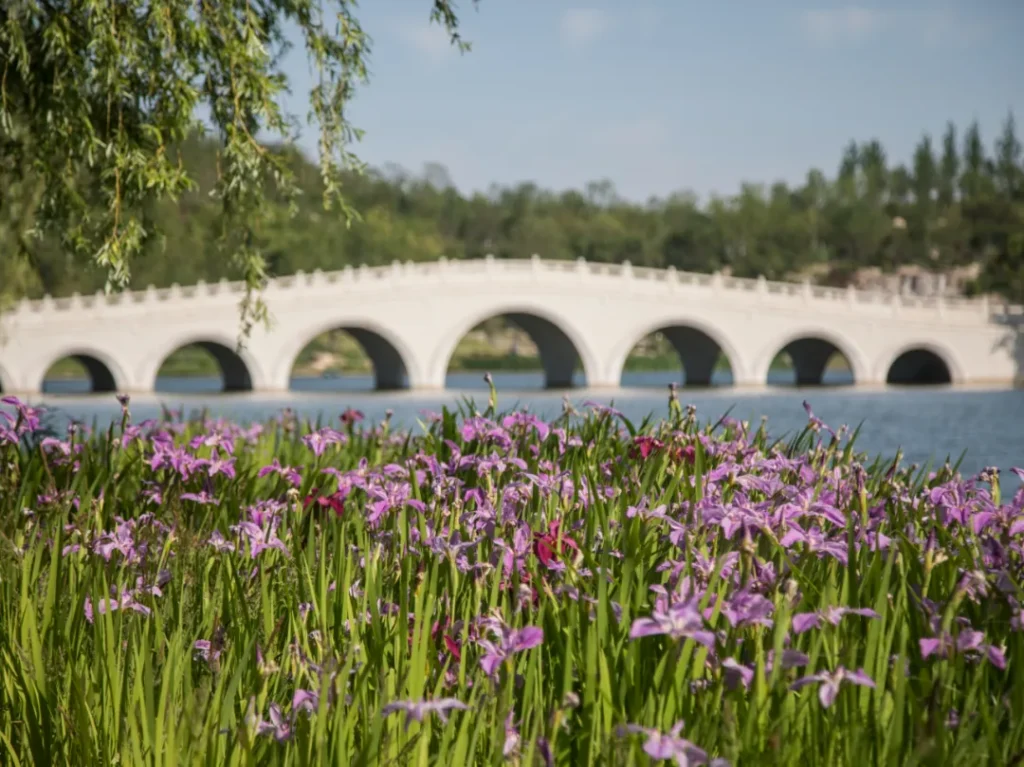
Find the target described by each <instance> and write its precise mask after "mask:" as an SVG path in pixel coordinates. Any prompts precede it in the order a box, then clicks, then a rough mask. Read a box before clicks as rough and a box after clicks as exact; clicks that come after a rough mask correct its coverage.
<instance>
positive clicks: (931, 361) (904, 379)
mask: <svg viewBox="0 0 1024 767" xmlns="http://www.w3.org/2000/svg"><path fill="white" fill-rule="evenodd" d="M885 382H886V383H888V384H898V385H911V386H921V385H941V384H949V383H952V382H953V376H952V375H951V374H950V372H949V365H947V364H946V362H945V360H943V359H942V357H940V356H939V355H938V354H936V353H935V352H933V351H930V350H928V349H908V350H907V351H905V352H903V353H902V354H901V355H899V356H898V357H897V358H896V359H895V360H893V363H892V365H890V366H889V372H888V373H887V374H886V376H885Z"/></svg>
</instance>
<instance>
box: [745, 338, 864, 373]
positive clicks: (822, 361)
mask: <svg viewBox="0 0 1024 767" xmlns="http://www.w3.org/2000/svg"><path fill="white" fill-rule="evenodd" d="M765 349H766V351H765V353H764V354H763V355H762V356H761V358H760V360H759V362H758V365H757V369H756V371H755V373H756V379H757V381H759V382H760V383H767V381H768V372H769V370H770V369H771V364H772V362H773V361H774V360H775V358H776V357H778V356H779V355H780V354H782V353H786V354H787V355H788V356H789V358H790V359H791V360H792V362H793V367H794V372H795V373H796V385H797V386H820V385H821V384H822V376H823V375H824V373H825V367H826V366H827V365H828V362H829V360H830V359H831V358H832V355H834V354H836V353H837V352H838V353H839V354H840V355H842V356H843V357H844V358H845V359H846V362H847V363H848V364H849V366H850V372H851V374H852V375H853V381H852V383H854V384H858V383H867V382H868V381H870V380H871V375H870V370H869V368H868V367H867V365H866V364H865V362H864V355H863V354H861V352H860V349H858V348H857V346H856V345H855V344H854V343H853V342H851V341H849V340H848V339H846V338H844V337H842V336H840V335H838V334H837V333H833V332H831V331H828V330H822V329H821V328H813V329H811V328H809V329H807V330H805V331H798V332H795V333H789V334H788V335H786V336H784V337H782V338H778V339H776V340H774V341H772V342H771V343H768V344H766V345H765Z"/></svg>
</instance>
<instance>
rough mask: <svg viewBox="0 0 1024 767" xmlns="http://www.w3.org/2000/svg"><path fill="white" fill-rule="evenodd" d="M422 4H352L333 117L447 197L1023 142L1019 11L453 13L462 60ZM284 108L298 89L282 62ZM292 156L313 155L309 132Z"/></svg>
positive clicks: (1023, 35)
mask: <svg viewBox="0 0 1024 767" xmlns="http://www.w3.org/2000/svg"><path fill="white" fill-rule="evenodd" d="M430 6H431V2H430V0H363V2H362V3H361V4H360V7H359V8H358V9H357V15H358V18H359V19H360V22H361V23H362V25H363V27H364V29H365V30H366V31H367V33H368V34H369V35H370V36H371V38H372V39H373V48H372V56H371V62H370V63H371V79H370V82H369V84H368V85H365V86H361V87H360V90H359V93H358V95H357V97H356V99H355V101H354V103H353V105H352V107H351V109H350V117H351V120H352V122H353V123H354V124H355V125H356V126H357V127H359V128H361V129H363V130H364V131H365V136H364V138H363V140H362V141H361V142H360V143H359V144H358V145H357V146H356V147H355V151H356V153H357V154H358V156H359V157H360V158H361V159H362V160H364V161H365V162H367V163H368V164H369V165H371V166H376V167H384V166H385V165H386V164H388V163H393V164H397V165H399V166H401V167H403V168H405V169H406V170H407V171H409V172H413V173H421V172H422V170H423V168H424V165H425V164H426V163H439V164H441V165H443V166H445V167H446V168H447V170H448V173H449V176H450V178H451V180H452V182H453V183H454V184H455V186H456V187H458V188H459V190H460V191H462V192H464V193H469V192H474V191H486V190H487V189H488V187H490V186H491V185H492V184H495V183H496V184H499V185H502V186H508V185H513V184H516V183H519V182H522V181H531V182H534V183H536V184H537V185H539V186H541V187H543V188H546V189H555V190H563V189H568V188H576V189H582V188H583V187H584V185H585V184H586V183H587V182H588V181H595V180H601V179H608V180H610V181H611V182H612V183H613V184H614V185H615V188H616V189H617V191H618V193H619V195H620V196H622V197H624V198H626V199H630V200H634V201H644V200H647V199H649V198H651V197H652V196H657V197H665V196H667V195H669V194H671V193H673V192H679V191H691V192H695V193H696V194H698V195H700V196H701V198H703V199H706V198H707V196H708V195H710V194H720V195H731V194H734V193H736V192H737V191H739V188H740V184H741V183H742V182H744V181H751V182H756V183H765V184H770V183H772V182H774V181H777V180H782V181H786V182H790V183H799V182H800V181H802V180H803V179H804V178H805V176H806V174H807V172H808V170H810V169H811V168H812V167H814V168H820V169H821V170H823V171H824V172H825V173H826V174H828V175H833V174H834V173H835V170H836V169H837V168H838V165H839V160H840V156H841V153H842V150H843V147H844V146H845V145H846V144H847V143H848V142H849V141H850V140H851V139H855V140H857V141H866V140H870V139H872V138H877V139H879V140H880V141H881V142H882V144H883V146H884V147H885V149H886V151H887V153H888V156H889V158H890V161H891V162H907V161H909V159H910V156H911V153H912V152H913V149H914V146H915V144H916V143H917V142H918V141H919V139H920V137H921V135H922V134H923V133H924V132H929V133H931V134H932V136H933V137H934V138H935V139H936V140H938V139H939V138H940V137H941V134H942V132H943V131H944V129H945V125H946V123H947V122H948V121H950V120H952V121H953V122H954V123H955V124H956V125H957V126H958V127H960V128H961V129H962V128H963V127H966V126H967V125H968V124H969V123H970V122H971V121H972V120H978V122H979V124H980V126H981V129H982V136H983V139H984V140H985V142H986V144H987V145H988V146H989V147H991V146H992V144H993V142H994V140H995V138H996V135H997V133H998V131H999V129H1000V128H1001V125H1002V123H1003V121H1004V120H1005V118H1006V115H1007V114H1008V112H1010V111H1011V110H1012V111H1013V112H1014V113H1015V115H1016V117H1017V120H1018V125H1019V126H1020V130H1019V132H1018V135H1019V136H1024V42H1022V41H1024V0H973V1H971V0H964V1H957V0H932V2H925V1H923V0H919V1H918V2H907V1H906V0H889V2H884V3H877V4H863V5H849V4H844V3H841V2H833V3H829V2H825V0H818V2H817V3H814V2H810V3H804V2H793V1H792V0H771V1H770V2H768V1H766V0H692V1H691V0H620V1H619V2H598V1H597V0H593V1H592V2H586V0H575V2H573V1H571V0H480V3H479V5H478V6H477V8H476V9H474V7H473V5H472V4H471V2H470V1H469V0H462V2H460V3H459V6H460V16H461V19H462V26H463V34H464V37H465V38H466V39H467V40H469V41H470V42H471V43H472V51H471V52H470V53H466V54H460V53H459V52H458V51H457V50H455V49H453V48H452V47H451V46H450V45H449V44H448V41H447V38H446V36H445V34H444V32H443V30H441V29H440V28H439V27H438V26H436V25H431V24H430V22H429V10H430ZM285 68H286V72H287V74H288V75H289V77H290V80H291V83H292V91H293V92H292V96H290V97H289V99H288V101H287V107H288V109H289V110H290V111H292V112H294V113H296V114H298V115H300V116H301V117H303V118H304V117H305V115H306V112H307V110H308V100H307V99H306V98H305V94H306V93H307V92H308V90H309V87H310V85H311V83H312V78H311V71H310V68H309V65H308V63H307V60H306V58H305V56H304V54H303V53H302V51H301V43H300V44H299V45H298V46H297V47H296V49H295V50H294V51H293V52H292V53H291V54H289V56H288V58H287V60H286V62H285ZM299 143H300V145H301V146H302V147H303V148H304V149H305V150H307V151H308V153H309V154H310V156H315V153H316V131H315V128H314V129H310V128H306V129H305V130H304V131H303V133H302V134H301V136H300V139H299Z"/></svg>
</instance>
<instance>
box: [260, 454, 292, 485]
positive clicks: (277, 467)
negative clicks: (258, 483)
mask: <svg viewBox="0 0 1024 767" xmlns="http://www.w3.org/2000/svg"><path fill="white" fill-rule="evenodd" d="M268 474H279V475H280V476H281V477H283V478H284V480H285V481H286V482H287V483H288V484H290V485H291V486H292V487H298V486H299V485H301V484H302V475H301V474H299V472H298V471H297V470H296V469H293V468H292V467H291V466H282V465H281V462H280V461H278V460H277V459H276V458H275V459H274V460H273V461H271V462H270V463H269V464H268V465H266V466H264V467H263V468H261V469H260V470H259V471H258V472H256V476H257V477H259V478H260V479H262V478H263V477H265V476H267V475H268Z"/></svg>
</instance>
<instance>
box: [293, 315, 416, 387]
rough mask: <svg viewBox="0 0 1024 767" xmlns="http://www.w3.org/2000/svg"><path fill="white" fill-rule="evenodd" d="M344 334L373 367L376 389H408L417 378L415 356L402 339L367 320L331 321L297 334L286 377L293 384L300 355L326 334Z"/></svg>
mask: <svg viewBox="0 0 1024 767" xmlns="http://www.w3.org/2000/svg"><path fill="white" fill-rule="evenodd" d="M334 330H337V331H343V332H345V333H347V334H348V335H350V336H351V337H352V338H353V339H355V341H356V343H357V344H359V346H360V347H361V348H362V350H363V352H364V353H365V354H366V356H367V357H369V359H370V362H371V364H372V365H373V374H374V388H375V389H377V390H379V391H386V390H394V389H408V388H409V387H410V383H411V381H412V380H413V376H415V375H416V372H417V371H415V370H410V367H411V365H412V363H413V361H414V360H415V357H414V356H413V355H412V353H411V352H410V351H409V349H408V348H407V347H406V345H405V343H403V342H402V340H401V339H400V338H399V337H398V336H397V335H395V334H394V333H392V332H391V331H390V330H388V329H387V328H384V327H382V326H381V325H379V324H377V323H375V322H367V321H364V320H359V321H355V322H352V321H347V320H332V321H325V322H321V323H319V324H318V325H316V326H313V327H311V328H306V329H304V330H302V331H301V332H300V333H298V334H296V335H295V339H296V341H295V343H294V344H292V345H290V346H289V347H288V348H289V352H288V353H287V355H286V361H285V366H284V368H285V369H284V374H285V378H286V379H287V380H289V381H290V379H291V376H292V371H293V370H294V368H295V363H296V362H297V361H298V359H299V355H300V354H302V352H303V350H305V348H306V347H307V346H309V345H310V344H311V343H312V342H313V341H315V340H316V339H317V338H318V337H320V336H321V335H323V334H324V333H329V332H331V331H334Z"/></svg>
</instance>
